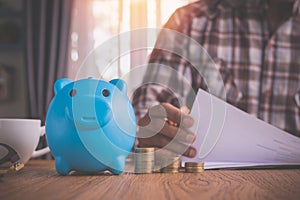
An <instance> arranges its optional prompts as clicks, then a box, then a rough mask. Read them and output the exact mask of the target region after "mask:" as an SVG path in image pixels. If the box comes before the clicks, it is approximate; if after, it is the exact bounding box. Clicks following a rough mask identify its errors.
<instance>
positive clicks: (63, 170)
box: [55, 157, 71, 175]
mask: <svg viewBox="0 0 300 200" xmlns="http://www.w3.org/2000/svg"><path fill="white" fill-rule="evenodd" d="M55 164H56V171H57V172H58V173H59V174H60V175H68V174H69V172H70V171H71V170H70V167H69V165H68V164H67V163H66V161H65V160H63V159H62V158H61V157H57V158H55Z"/></svg>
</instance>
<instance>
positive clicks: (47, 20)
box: [24, 0, 72, 123]
mask: <svg viewBox="0 0 300 200" xmlns="http://www.w3.org/2000/svg"><path fill="white" fill-rule="evenodd" d="M24 6H25V20H26V45H25V46H26V50H25V59H26V72H27V74H26V76H27V87H28V102H29V105H28V108H29V110H28V112H29V113H28V114H29V117H30V118H38V119H41V121H42V123H44V122H45V116H46V112H47V108H48V105H49V103H50V101H51V98H52V97H53V84H54V82H55V80H56V79H58V78H61V77H64V76H66V67H67V66H66V65H67V60H68V59H67V55H68V47H69V46H68V42H69V38H70V37H69V31H70V20H71V12H72V0H25V1H24Z"/></svg>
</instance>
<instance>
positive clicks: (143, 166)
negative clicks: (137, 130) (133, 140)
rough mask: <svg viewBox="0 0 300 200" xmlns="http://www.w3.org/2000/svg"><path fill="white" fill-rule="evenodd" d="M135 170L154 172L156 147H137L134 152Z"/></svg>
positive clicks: (138, 171)
mask: <svg viewBox="0 0 300 200" xmlns="http://www.w3.org/2000/svg"><path fill="white" fill-rule="evenodd" d="M134 166H135V167H134V172H135V173H137V174H147V173H152V172H153V169H154V148H136V149H135V152H134Z"/></svg>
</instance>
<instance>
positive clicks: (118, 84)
mask: <svg viewBox="0 0 300 200" xmlns="http://www.w3.org/2000/svg"><path fill="white" fill-rule="evenodd" d="M109 82H110V83H111V84H113V85H115V86H116V87H117V88H119V90H120V91H121V92H123V93H124V94H125V95H127V85H126V83H125V81H123V80H121V79H113V80H111V81H109Z"/></svg>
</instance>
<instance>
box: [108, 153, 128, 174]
mask: <svg viewBox="0 0 300 200" xmlns="http://www.w3.org/2000/svg"><path fill="white" fill-rule="evenodd" d="M124 168H125V157H119V158H118V159H117V160H115V161H113V163H112V165H111V167H110V169H109V171H110V172H111V173H113V174H121V173H123V170H124Z"/></svg>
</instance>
